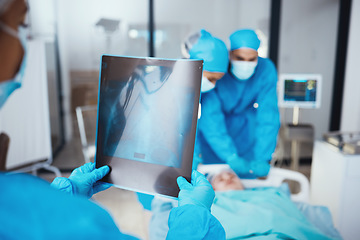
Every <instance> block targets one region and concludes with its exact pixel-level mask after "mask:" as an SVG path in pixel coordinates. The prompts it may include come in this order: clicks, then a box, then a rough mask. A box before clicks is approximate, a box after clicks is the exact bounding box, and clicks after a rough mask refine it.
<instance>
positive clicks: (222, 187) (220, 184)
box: [208, 169, 244, 191]
mask: <svg viewBox="0 0 360 240" xmlns="http://www.w3.org/2000/svg"><path fill="white" fill-rule="evenodd" d="M208 180H209V182H210V183H211V185H212V187H213V188H214V190H215V191H231V190H244V186H243V184H242V183H241V180H240V178H239V177H238V176H237V175H236V174H235V173H234V172H233V171H232V170H231V169H224V170H221V171H219V172H217V173H215V174H213V175H210V176H208Z"/></svg>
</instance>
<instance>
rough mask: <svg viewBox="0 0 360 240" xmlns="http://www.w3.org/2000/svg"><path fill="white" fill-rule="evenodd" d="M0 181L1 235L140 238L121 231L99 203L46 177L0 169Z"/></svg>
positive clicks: (39, 237) (51, 237)
mask: <svg viewBox="0 0 360 240" xmlns="http://www.w3.org/2000/svg"><path fill="white" fill-rule="evenodd" d="M0 183H2V184H1V194H2V196H1V197H0V212H1V214H0V226H1V227H0V239H126V240H135V239H137V238H135V237H132V236H129V235H125V234H122V233H121V232H120V230H119V229H118V227H117V226H116V224H115V222H114V220H113V219H112V218H111V216H110V214H109V213H107V212H106V211H105V210H104V209H103V208H101V207H100V206H98V205H96V204H95V203H93V202H91V201H89V200H87V199H86V198H84V197H76V196H71V195H69V194H66V193H63V192H61V191H59V190H57V189H54V188H52V187H50V186H49V184H48V183H47V182H45V181H44V180H41V179H39V178H36V177H33V176H29V175H27V174H12V175H6V174H2V173H0ZM5 183H6V184H5ZM19 189H21V191H19Z"/></svg>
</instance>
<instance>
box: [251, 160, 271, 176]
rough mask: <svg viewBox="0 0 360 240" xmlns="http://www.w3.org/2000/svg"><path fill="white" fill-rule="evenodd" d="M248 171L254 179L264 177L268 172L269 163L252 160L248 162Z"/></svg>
mask: <svg viewBox="0 0 360 240" xmlns="http://www.w3.org/2000/svg"><path fill="white" fill-rule="evenodd" d="M250 169H252V171H253V174H254V175H255V176H256V177H265V176H267V175H268V173H269V170H270V163H269V162H268V161H264V160H254V161H251V162H250Z"/></svg>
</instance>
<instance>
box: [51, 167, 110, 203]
mask: <svg viewBox="0 0 360 240" xmlns="http://www.w3.org/2000/svg"><path fill="white" fill-rule="evenodd" d="M109 170H110V169H109V166H102V167H101V168H98V169H95V163H86V164H84V165H83V166H81V167H78V168H76V169H75V170H74V171H73V172H72V173H71V175H70V177H69V178H64V177H57V178H55V179H54V181H53V182H52V183H51V186H53V187H55V188H57V189H59V190H61V191H64V192H67V193H70V194H73V195H82V196H85V197H87V198H91V197H92V195H93V194H95V193H97V192H100V191H103V190H105V189H108V188H109V187H110V186H111V185H110V184H108V183H103V182H97V181H98V180H100V179H102V178H103V177H104V176H105V175H106V174H108V173H109Z"/></svg>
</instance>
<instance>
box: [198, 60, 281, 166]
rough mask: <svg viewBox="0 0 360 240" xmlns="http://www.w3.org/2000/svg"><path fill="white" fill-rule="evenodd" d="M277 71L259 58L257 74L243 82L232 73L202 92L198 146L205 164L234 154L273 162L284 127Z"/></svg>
mask: <svg viewBox="0 0 360 240" xmlns="http://www.w3.org/2000/svg"><path fill="white" fill-rule="evenodd" d="M276 88H277V72H276V68H275V66H274V64H273V63H272V62H271V60H269V59H265V58H261V57H259V58H258V65H257V67H256V69H255V73H254V75H253V76H252V77H251V78H250V79H248V80H246V81H239V80H237V79H236V78H235V77H234V76H233V75H232V74H231V73H226V74H225V76H224V77H223V78H222V79H221V80H219V81H217V83H216V87H215V89H214V90H212V91H209V92H207V93H204V94H202V97H201V118H200V120H199V129H198V136H197V145H198V146H197V148H198V151H199V152H201V156H202V161H203V162H204V163H224V162H227V160H229V159H230V158H231V157H233V156H234V154H236V155H238V156H239V157H241V158H243V159H245V160H247V161H270V160H271V155H272V153H273V152H274V150H275V146H276V139H277V134H278V130H279V127H280V118H279V109H278V104H277V93H276Z"/></svg>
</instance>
